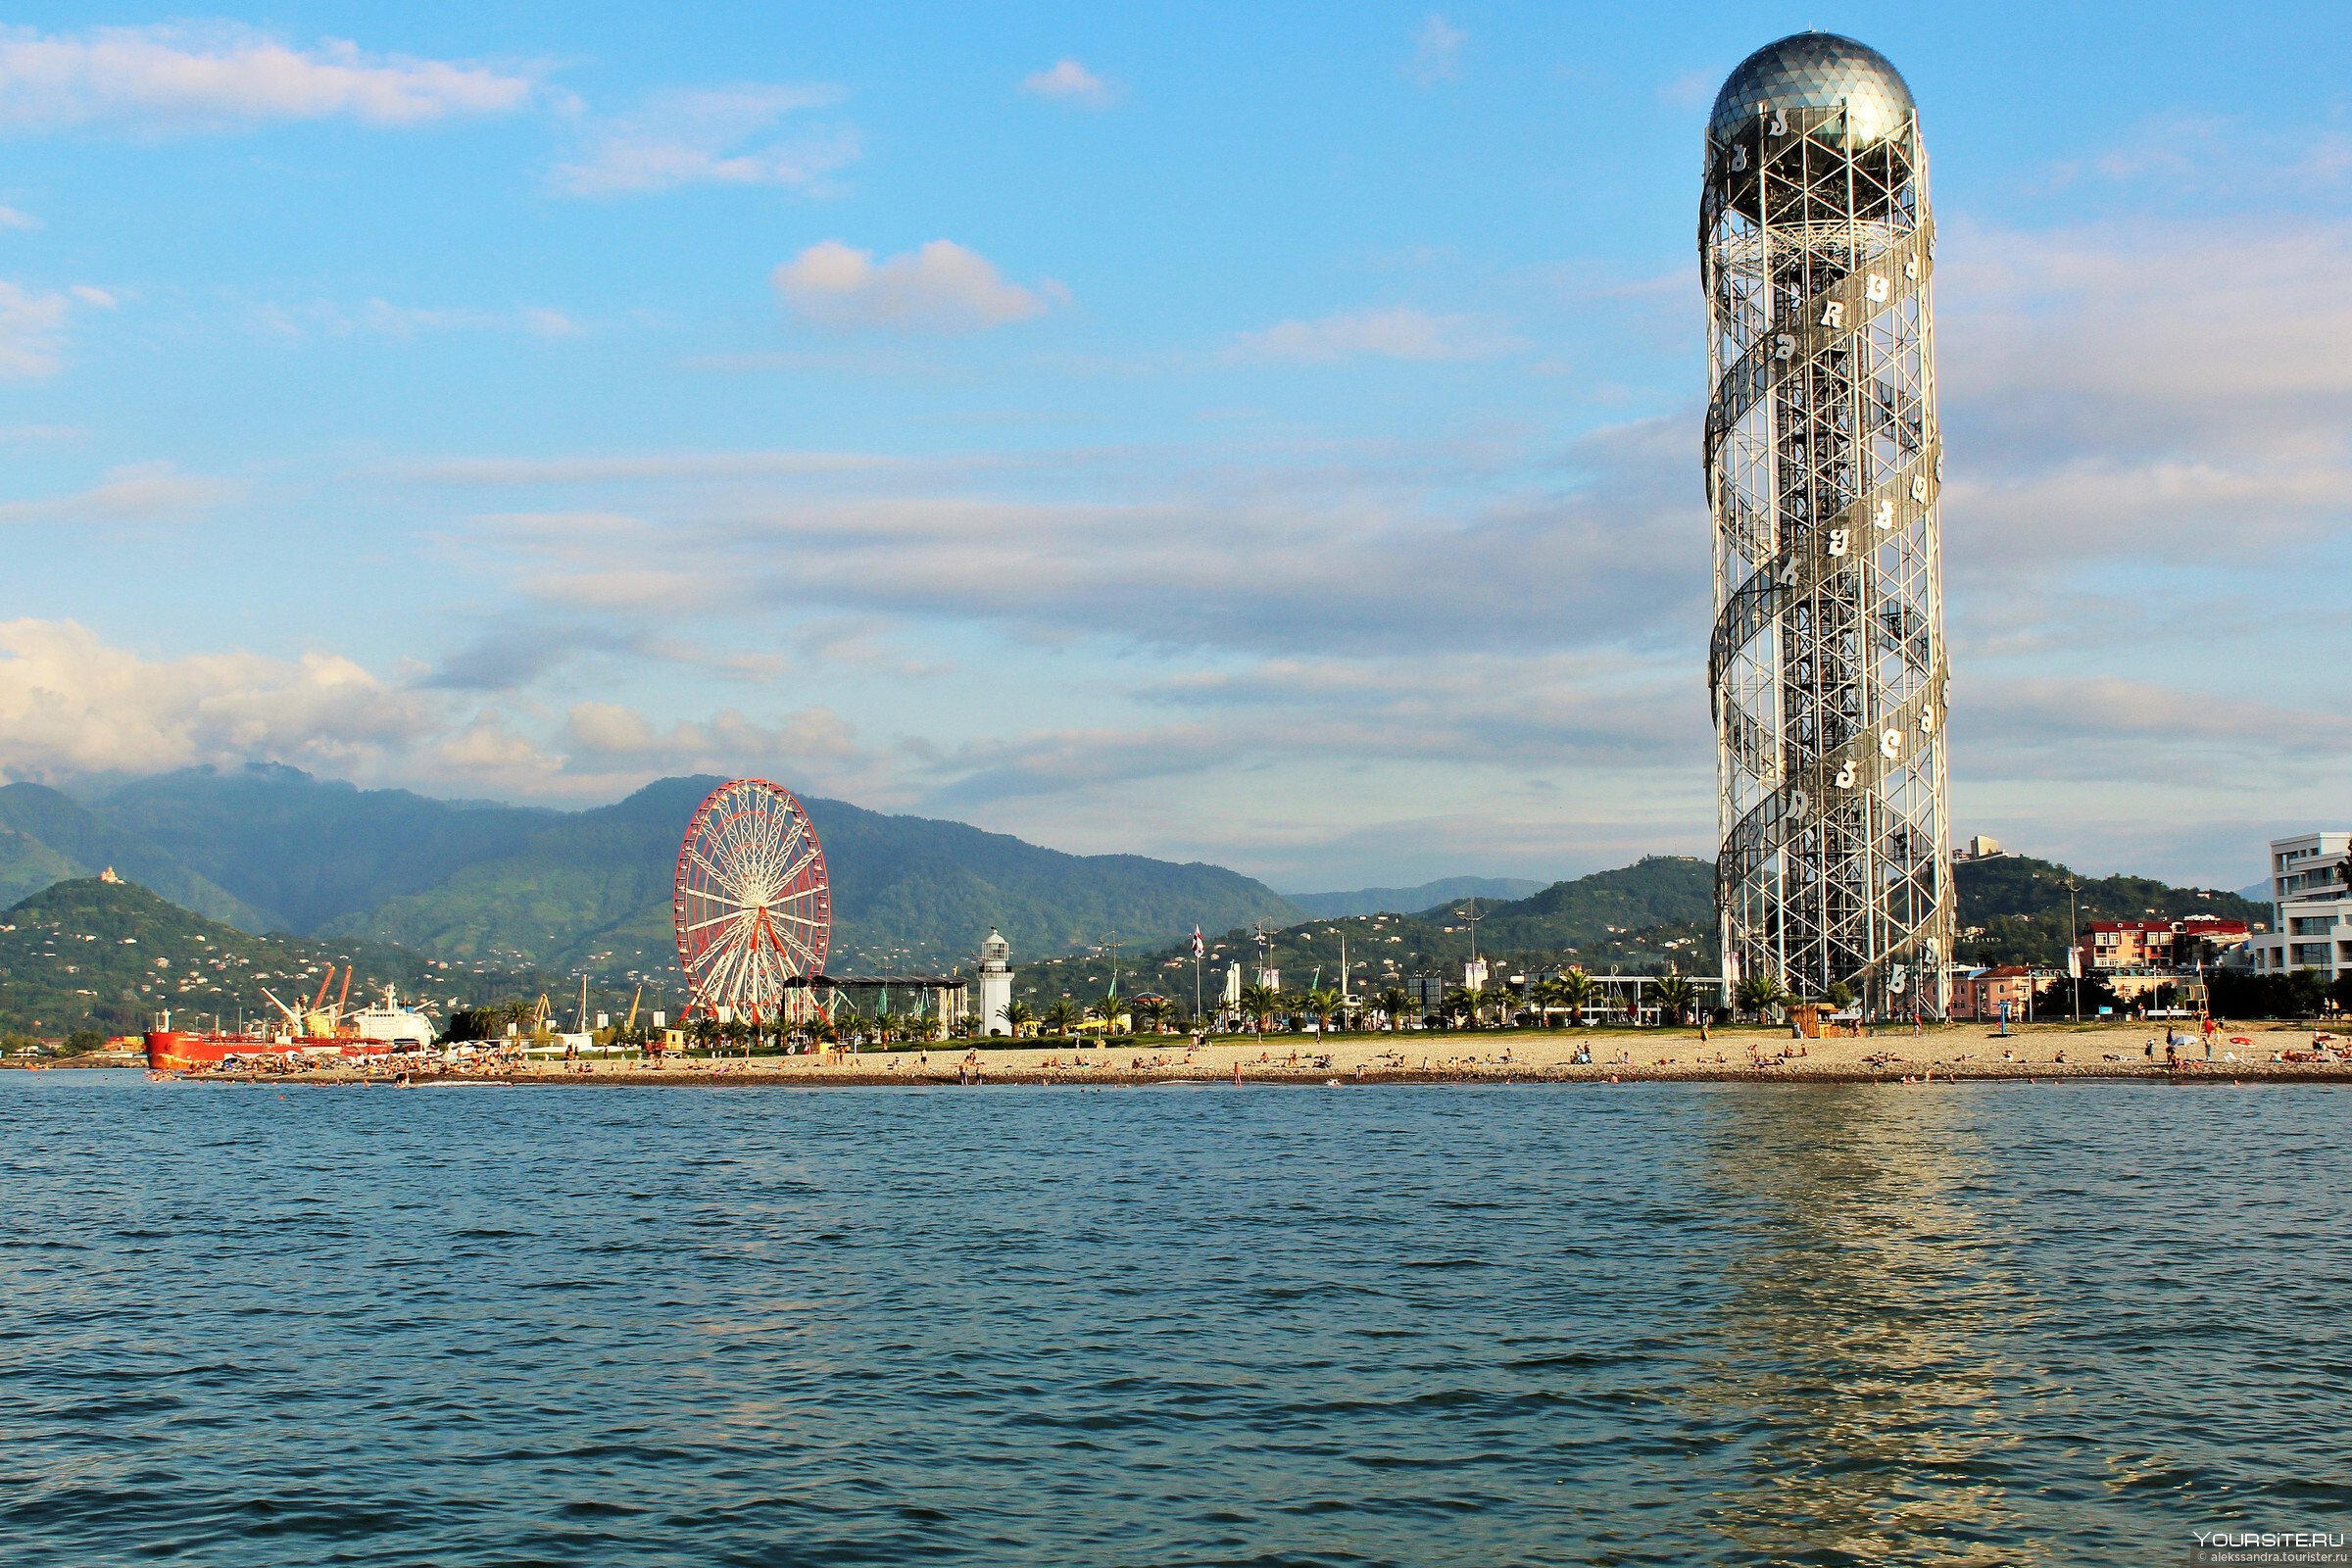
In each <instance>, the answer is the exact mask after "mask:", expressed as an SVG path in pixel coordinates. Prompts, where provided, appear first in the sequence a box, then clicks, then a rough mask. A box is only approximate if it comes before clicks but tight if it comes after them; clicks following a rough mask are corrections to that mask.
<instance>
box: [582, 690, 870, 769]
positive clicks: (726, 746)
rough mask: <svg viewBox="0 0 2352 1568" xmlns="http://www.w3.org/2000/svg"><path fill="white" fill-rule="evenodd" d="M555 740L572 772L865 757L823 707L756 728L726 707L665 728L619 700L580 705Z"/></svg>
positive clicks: (844, 725)
mask: <svg viewBox="0 0 2352 1568" xmlns="http://www.w3.org/2000/svg"><path fill="white" fill-rule="evenodd" d="M558 743H559V744H560V745H561V746H562V747H563V748H564V751H565V753H566V754H567V755H568V756H569V758H570V760H571V764H572V765H573V766H574V767H575V768H578V769H586V770H590V771H596V770H603V769H609V768H611V767H613V766H614V765H616V764H634V765H637V766H651V767H659V768H661V769H662V770H664V771H667V772H673V773H684V772H693V771H695V770H697V769H700V768H711V767H716V768H733V767H740V766H744V765H747V764H750V763H753V762H758V761H765V760H772V759H775V758H792V759H794V760H796V763H798V764H799V765H802V766H806V767H816V766H832V767H837V766H840V765H843V764H849V763H856V762H858V761H859V760H861V759H862V757H863V753H862V751H861V750H860V748H859V747H858V740H857V735H856V733H855V731H853V730H852V729H851V727H850V725H849V723H848V722H847V721H846V720H844V719H843V718H842V717H841V715H839V714H838V713H835V712H834V711H831V710H830V709H825V708H809V709H804V710H802V711H800V712H797V713H794V714H791V715H789V716H788V717H787V718H786V719H785V720H784V721H783V722H782V723H780V724H760V723H755V722H754V721H753V720H751V719H749V718H746V717H745V716H744V715H743V714H742V713H740V712H737V711H734V710H733V709H728V710H725V711H721V712H719V713H717V714H716V715H714V716H713V717H711V719H710V720H709V721H707V722H703V723H695V722H691V721H686V720H681V721H679V722H677V723H674V724H671V725H669V726H668V727H667V728H662V727H659V726H657V725H656V724H655V723H654V721H653V720H652V719H650V718H648V717H646V715H645V714H643V713H641V712H639V711H636V710H635V709H633V708H627V707H624V706H622V705H621V704H618V703H601V702H597V703H577V704H574V705H573V706H572V708H571V710H570V711H569V712H567V713H566V714H565V715H564V727H563V729H562V731H561V732H560V734H559V736H558Z"/></svg>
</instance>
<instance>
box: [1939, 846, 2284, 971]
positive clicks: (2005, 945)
mask: <svg viewBox="0 0 2352 1568" xmlns="http://www.w3.org/2000/svg"><path fill="white" fill-rule="evenodd" d="M2070 881H2071V882H2073V883H2075V884H2076V887H2077V893H2076V901H2077V902H2076V907H2077V908H2078V909H2079V910H2080V913H2081V917H2082V920H2083V921H2084V922H2088V921H2091V920H2136V919H2142V918H2148V917H2153V916H2158V915H2161V916H2164V917H2165V918H2168V919H2176V920H2177V919H2180V918H2181V917H2182V916H2184V915H2191V914H2212V915H2219V916H2220V917H2221V918H2223V919H2225V920H2243V921H2245V922H2246V923H2247V924H2248V925H2255V926H2259V925H2263V924H2265V923H2267V922H2268V921H2269V919H2270V918H2271V907H2270V906H2269V905H2267V904H2256V903H2253V902H2252V901H2251V900H2248V899H2246V898H2244V897H2243V896H2241V895H2239V894H2236V893H2229V892H2225V891H2223V890H2221V889H2219V888H2177V887H2174V886H2172V885H2171V884H2169V883H2164V882H2158V881H2155V880H2154V879H2152V878H2149V877H2144V876H2104V877H2088V876H2082V875H2079V874H2078V873H2076V872H2074V871H2071V870H2069V869H2068V868H2067V867H2065V866H2063V865H2060V864H2058V863H2057V862H2056V861H2053V860H2037V859H2035V858H2033V857H2032V856H2027V855H2003V856H2000V857H1997V858H1993V859H1989V860H1961V861H1959V862H1957V863H1956V864H1955V865H1954V866H1953V867H1952V882H1953V887H1954V890H1955V892H1956V893H1957V894H1958V896H1959V908H1960V937H1959V942H1958V944H1957V948H1958V956H1960V958H1961V959H1962V960H1964V961H1966V962H1970V963H2031V964H2039V965H2044V966H2050V965H2056V964H2062V963H2064V962H2065V961H2066V950H2067V947H2068V945H2069V937H2068V934H2069V932H2070V931H2071V930H2072V929H2075V928H2074V927H2072V926H2071V925H2070V924H2069V921H2070V918H2071V916H2070V913H2069V910H2068V906H2067V884H2068V883H2069V882H2070Z"/></svg>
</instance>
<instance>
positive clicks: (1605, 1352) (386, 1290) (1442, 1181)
mask: <svg viewBox="0 0 2352 1568" xmlns="http://www.w3.org/2000/svg"><path fill="white" fill-rule="evenodd" d="M2347 1112H2352V1090H2346V1089H2337V1088H2327V1087H2317V1086H2314V1087H2253V1086H2248V1087H2245V1088H2230V1087H2227V1086H2219V1085H2216V1086H2200V1087H2196V1088H2173V1087H2168V1086H2164V1085H2152V1084H2101V1083H2067V1084H2062V1085H2046V1084H2045V1085H2026V1084H1985V1085H1965V1086H1947V1085H1936V1086H1934V1087H1922V1086H1886V1087H1802V1086H1771V1087H1756V1086H1721V1087H1709V1086H1688V1085H1642V1086H1624V1087H1617V1088H1609V1087H1577V1088H1560V1087H1520V1088H1506V1087H1500V1086H1493V1087H1435V1086H1421V1087H1409V1088H1408V1087H1395V1088H1354V1087H1347V1088H1311V1089H1310V1088H1256V1087H1252V1088H1246V1089H1235V1088H1230V1087H1185V1088H1167V1089H1147V1090H1085V1089H1073V1088H1050V1089H1036V1088H1012V1087H990V1088H975V1089H968V1090H965V1089H954V1088H945V1089H922V1090H825V1091H797V1090H783V1089H658V1090H649V1089H583V1088H545V1089H534V1088H490V1087H464V1088H435V1089H427V1090H408V1091H403V1090H396V1089H392V1088H388V1087H374V1088H351V1089H316V1088H286V1089H279V1088H273V1087H270V1086H266V1085H265V1086H234V1085H217V1086H215V1085H201V1084H186V1083H149V1082H147V1081H146V1080H145V1078H144V1077H143V1076H141V1075H138V1074H126V1073H107V1072H96V1071H90V1072H69V1071H55V1072H40V1073H0V1199H4V1201H0V1562H6V1563H9V1564H12V1565H26V1564H74V1565H81V1564H90V1563H100V1562H107V1563H112V1562H132V1561H162V1562H172V1563H185V1564H251V1563H267V1564H281V1563H284V1564H294V1563H300V1564H313V1563H384V1564H393V1563H398V1564H422V1563H430V1564H438V1565H451V1568H456V1565H472V1564H484V1565H486V1564H493V1563H499V1564H507V1563H560V1564H571V1563H613V1564H630V1565H640V1564H695V1565H703V1564H733V1563H741V1564H755V1563H757V1564H836V1563H840V1564H849V1563H890V1564H904V1563H956V1564H975V1565H977V1564H988V1565H999V1564H1029V1563H1045V1564H1069V1565H1073V1568H1075V1565H1084V1568H1100V1565H1104V1564H1150V1565H1165V1564H1223V1563H1235V1564H1259V1565H1272V1564H1293V1563H1297V1564H1310V1563H1312V1564H1369V1563H1393V1564H1400V1565H1414V1568H1420V1565H1428V1564H1465V1565H1468V1564H1475V1565H1480V1568H1490V1565H1499V1564H1514V1563H1529V1564H1536V1563H1542V1564H1553V1563H1625V1564H1636V1563H1640V1564H1649V1563H1657V1564H1690V1563H1727V1564H1728V1563H1743V1564H1744V1563H1856V1564H1862V1563H1869V1564H1878V1563H1954V1564H1960V1563H1966V1564H1994V1563H2002V1564H2007V1563H2021V1564H2025V1563H2036V1564H2038V1563H2046V1564H2051V1565H2060V1564H2065V1565H2073V1564H2081V1563H2108V1562H2113V1563H2118V1564H2149V1563H2170V1562H2174V1561H2182V1560H2185V1559H2186V1555H2187V1550H2188V1547H2189V1545H2190V1544H2192V1542H2193V1540H2194V1537H2195V1535H2196V1534H2197V1533H2198V1532H2201V1531H2211V1530H2214V1529H2220V1528H2245V1527H2252V1528H2258V1529H2260V1528H2268V1529H2279V1530H2285V1529H2322V1530H2325V1529H2333V1530H2336V1531H2342V1530H2344V1529H2346V1528H2347V1526H2348V1525H2352V1460H2348V1458H2347V1452H2348V1450H2352V1157H2348V1154H2347V1150H2348V1148H2352V1120H2348V1117H2347Z"/></svg>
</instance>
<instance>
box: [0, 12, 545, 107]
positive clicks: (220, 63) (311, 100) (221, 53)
mask: <svg viewBox="0 0 2352 1568" xmlns="http://www.w3.org/2000/svg"><path fill="white" fill-rule="evenodd" d="M532 89H533V83H532V82H531V80H530V78H528V77H527V76H524V75H521V74H519V73H513V72H507V71H499V70H495V69H493V68H490V67H487V66H479V65H469V64H465V63H460V62H452V61H443V60H424V59H417V58H416V57H413V56H408V55H372V54H368V53H366V52H364V51H363V50H361V49H360V47H359V46H358V45H357V44H354V43H348V42H344V41H342V40H338V39H329V40H328V41H326V42H324V43H321V44H319V46H318V47H316V48H311V49H304V48H298V47H296V46H293V45H290V44H287V43H284V42H282V41H280V40H279V39H277V38H274V37H272V36H270V34H268V33H265V32H261V31H258V30H256V29H254V28H251V27H246V26H242V25H236V24H231V23H209V24H202V25H195V24H178V23H172V24H163V25H153V26H139V27H93V28H90V29H88V30H86V31H82V32H74V33H65V32H50V33H44V32H41V31H39V30H37V29H34V28H30V27H12V28H8V29H6V30H0V129H13V130H18V131H38V130H56V129H65V128H73V127H77V126H97V127H106V128H112V129H122V130H128V131H134V132H142V133H152V134H169V133H175V132H189V131H219V130H229V129H237V128H242V127H246V126H251V125H257V124H261V123H267V122H270V121H293V120H325V119H338V118H339V119H349V120H354V121H358V122H360V123H363V124H369V125H387V126H401V125H418V124H425V123H431V122H433V121H437V120H443V119H446V118H449V117H451V116H457V115H491V114H502V113H506V112H508V111H512V110H515V109H518V108H520V107H522V106H523V105H524V104H525V103H526V102H528V101H529V99H530V97H531V94H532Z"/></svg>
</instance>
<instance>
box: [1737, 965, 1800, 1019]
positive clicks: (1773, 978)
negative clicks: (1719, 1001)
mask: <svg viewBox="0 0 2352 1568" xmlns="http://www.w3.org/2000/svg"><path fill="white" fill-rule="evenodd" d="M1732 1000H1733V1001H1735V1002H1737V1003H1739V1004H1740V1010H1741V1011H1743V1012H1752V1013H1754V1014H1755V1015H1756V1022H1758V1023H1762V1022H1763V1021H1764V1014H1765V1011H1766V1010H1767V1009H1769V1008H1772V1007H1777V1006H1779V1005H1781V1004H1782V1003H1784V1002H1787V1001H1788V1000H1789V992H1788V990H1787V988H1785V987H1784V986H1783V985H1782V984H1781V977H1780V976H1779V975H1776V974H1751V975H1749V976H1747V977H1746V978H1745V979H1743V980H1741V981H1740V988H1739V989H1738V990H1737V991H1735V992H1734V993H1733V994H1732Z"/></svg>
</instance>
